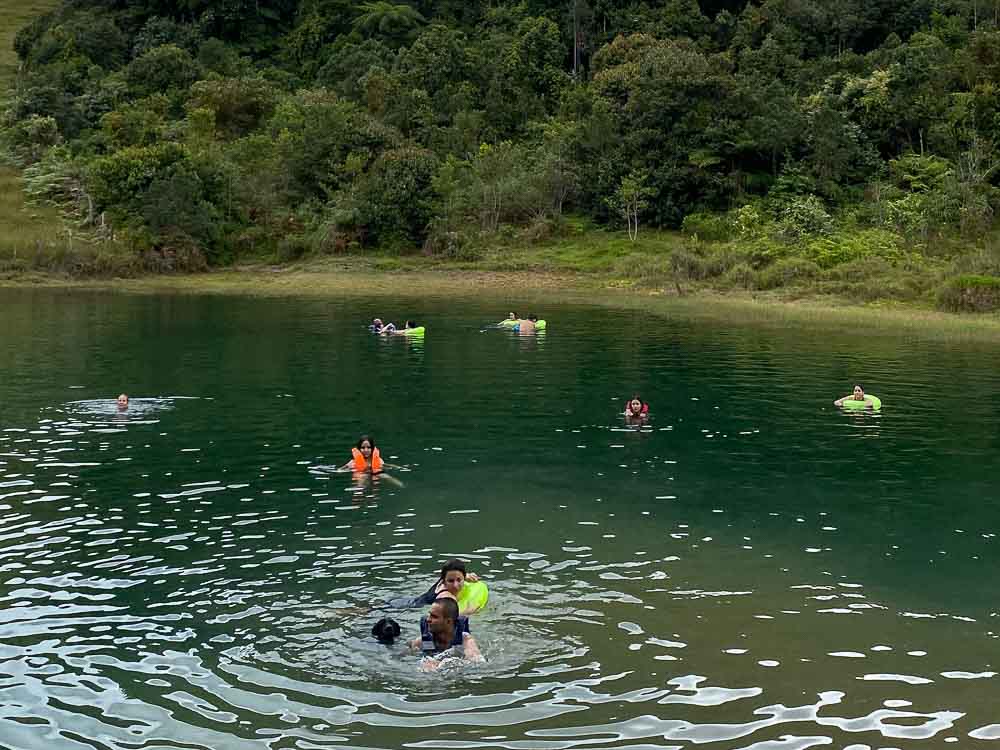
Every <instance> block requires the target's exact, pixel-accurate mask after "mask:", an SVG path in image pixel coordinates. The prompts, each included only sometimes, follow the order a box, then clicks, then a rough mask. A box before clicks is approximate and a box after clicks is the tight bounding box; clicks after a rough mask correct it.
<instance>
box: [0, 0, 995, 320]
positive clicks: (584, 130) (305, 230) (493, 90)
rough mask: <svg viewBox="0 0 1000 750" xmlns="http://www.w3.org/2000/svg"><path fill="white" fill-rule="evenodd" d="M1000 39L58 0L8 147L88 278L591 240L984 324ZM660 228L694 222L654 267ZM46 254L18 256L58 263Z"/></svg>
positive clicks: (737, 14) (41, 33)
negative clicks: (923, 306) (960, 312)
mask: <svg viewBox="0 0 1000 750" xmlns="http://www.w3.org/2000/svg"><path fill="white" fill-rule="evenodd" d="M998 22H1000V5H998V4H996V3H992V4H987V3H984V2H982V0H758V1H750V2H748V1H747V0H700V2H696V0H665V1H663V2H635V1H630V2H619V1H617V0H589V1H588V0H558V1H550V0H522V1H521V2H503V1H502V0H493V1H492V2H467V1H466V0H435V1H432V0H413V2H391V1H387V0H378V1H376V2H354V1H353V0H258V1H257V2H254V3H250V2H232V1H231V0H225V1H223V0H197V2H189V0H184V1H183V2H181V0H131V1H130V2H128V3H125V2H124V1H123V0H72V2H66V3H64V4H63V5H61V6H59V7H58V8H55V9H54V10H53V11H52V12H49V13H46V14H44V15H41V16H38V17H37V18H35V19H34V20H33V21H31V22H30V23H29V24H27V25H26V26H25V27H24V28H22V30H21V31H19V32H18V33H17V35H16V39H15V40H14V49H15V51H16V53H17V55H18V57H19V58H20V61H21V63H22V68H21V72H20V73H19V74H18V75H17V76H16V80H15V82H14V87H13V90H12V92H11V95H10V96H9V99H8V104H7V106H6V108H5V112H4V115H3V120H2V122H3V125H2V130H0V141H2V143H3V148H4V151H5V153H6V155H7V158H8V160H10V161H11V162H12V163H14V164H16V165H17V166H18V167H19V168H21V169H23V170H24V178H25V188H26V190H27V192H28V194H29V195H30V196H31V197H32V198H33V199H34V200H37V201H41V200H44V201H48V202H49V203H50V204H52V205H56V206H58V207H59V209H60V211H61V213H62V215H63V216H64V219H65V221H66V225H65V229H64V230H63V231H64V233H65V235H66V237H67V238H68V241H69V242H73V241H75V242H76V243H77V244H78V247H76V248H68V249H66V248H64V249H63V251H61V252H63V253H64V259H65V257H71V258H74V259H76V260H74V261H73V263H74V267H75V268H76V269H77V270H80V271H84V272H85V271H96V272H99V271H101V270H102V269H105V270H109V269H116V271H120V270H121V269H130V268H132V269H137V268H145V269H152V270H163V271H168V270H173V269H196V268H201V267H205V266H207V265H220V264H227V263H231V262H233V261H235V260H243V259H247V258H258V259H267V260H277V261H289V260H294V259H297V258H300V257H302V256H306V255H320V254H337V253H376V252H377V253H380V254H383V255H384V254H387V253H388V254H396V255H405V254H407V253H412V252H417V251H420V252H422V253H423V254H425V255H428V256H434V257H438V258H446V259H450V260H452V261H454V262H455V263H456V264H476V263H481V264H482V263H488V264H495V265H503V263H504V260H505V258H506V259H507V261H508V262H509V264H514V265H516V264H517V262H518V260H517V259H518V258H521V259H526V254H527V255H530V256H531V258H530V259H526V260H525V262H526V263H528V264H529V265H531V264H542V265H544V264H545V263H546V262H550V263H552V264H555V265H558V264H559V261H558V260H554V259H557V258H558V257H560V254H561V255H562V256H564V257H565V256H567V254H568V255H569V256H574V255H575V256H580V255H581V254H584V255H587V253H588V252H589V255H587V261H586V262H585V263H583V265H585V266H586V265H594V264H596V265H599V266H601V265H609V267H610V269H611V271H613V272H614V273H615V275H617V276H620V277H621V278H623V279H626V280H628V281H629V282H631V283H637V284H642V283H649V284H660V285H673V286H675V287H676V288H677V289H678V290H681V291H683V289H684V288H685V287H689V286H691V285H698V284H711V285H713V286H718V287H720V288H734V289H773V288H785V287H788V288H794V287H796V286H801V287H808V288H814V289H816V290H819V291H823V292H830V293H834V294H846V295H847V296H851V297H855V298H859V299H881V298H894V299H920V300H930V299H936V300H938V301H939V302H940V304H942V305H944V306H947V307H954V308H956V309H958V308H962V307H963V305H964V306H967V307H969V308H970V309H976V310H981V309H991V305H992V304H993V302H992V301H993V300H995V299H996V295H995V293H993V292H992V291H990V290H992V289H993V286H991V285H992V283H993V281H992V280H993V279H995V278H996V277H997V276H998V275H1000V256H998V254H997V251H996V250H995V247H996V246H995V243H994V241H993V236H992V232H993V227H994V215H995V210H996V207H997V205H998V201H1000V192H998V190H997V187H996V182H997V179H998V175H997V171H998V170H997V168H998V165H1000V151H998V148H997V144H998V143H1000V114H998V112H1000V109H998V104H1000V101H998V100H1000V23H998ZM581 227H583V228H584V231H582V232H581V231H580V228H581ZM650 228H654V229H657V230H675V231H677V232H680V234H672V235H664V234H659V233H658V234H657V235H655V236H657V237H661V238H666V239H664V241H662V242H659V243H658V244H656V249H655V250H650V248H649V245H648V244H647V245H646V246H645V249H640V247H641V246H642V238H643V237H644V235H645V233H646V232H647V231H648V229H650ZM607 231H614V232H619V231H620V232H621V237H627V238H628V239H627V240H625V241H624V242H623V243H619V245H616V248H617V249H615V250H614V251H613V252H612V251H609V250H608V249H606V248H605V249H600V248H598V247H597V246H596V244H595V241H594V237H599V238H606V237H607V235H606V234H605V232H607ZM74 238H75V239H74ZM573 243H577V244H576V249H575V250H572V251H567V244H569V245H572V244H573ZM633 243H635V244H633ZM7 244H8V245H9V244H10V239H8V243H7ZM27 244H30V243H27ZM622 245H623V246H622ZM81 247H84V248H90V250H87V251H84V250H82V249H81ZM526 248H535V249H536V250H535V251H534V254H532V251H531V250H530V249H529V250H526ZM584 248H590V250H586V249H584ZM38 251H39V255H38V257H34V258H31V257H21V258H20V259H15V258H12V257H10V254H9V253H8V259H7V261H6V263H7V265H8V267H10V268H15V269H16V268H19V267H30V266H32V265H34V266H45V265H46V264H50V265H53V264H54V265H58V263H59V261H58V259H53V257H52V256H51V253H48V254H46V251H44V248H39V249H38ZM67 252H68V254H69V255H68V256H66V255H65V253H67ZM87 253H90V254H89V255H88V254H87ZM612 256H613V257H612ZM80 258H84V260H82V261H81V260H79V259H80ZM578 259H579V258H578ZM602 259H603V260H607V261H608V264H603V260H602ZM963 280H964V281H963ZM969 285H971V286H969ZM973 287H974V288H973ZM956 290H957V291H956ZM983 290H986V291H983Z"/></svg>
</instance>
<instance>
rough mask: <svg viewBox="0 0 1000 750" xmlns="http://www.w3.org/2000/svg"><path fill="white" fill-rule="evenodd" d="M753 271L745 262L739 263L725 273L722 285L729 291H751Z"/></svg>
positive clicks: (754, 272)
mask: <svg viewBox="0 0 1000 750" xmlns="http://www.w3.org/2000/svg"><path fill="white" fill-rule="evenodd" d="M755 275H756V271H754V269H753V266H751V265H750V264H749V263H747V262H746V261H741V262H739V263H737V264H736V265H735V266H733V267H732V268H730V269H729V270H728V271H726V273H725V275H724V276H723V277H722V285H723V286H725V287H729V288H731V289H735V288H739V289H752V288H753V285H754V276H755Z"/></svg>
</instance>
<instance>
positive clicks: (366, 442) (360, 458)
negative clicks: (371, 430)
mask: <svg viewBox="0 0 1000 750" xmlns="http://www.w3.org/2000/svg"><path fill="white" fill-rule="evenodd" d="M384 466H385V462H383V461H382V455H381V454H380V453H379V450H378V448H376V447H375V441H374V440H373V439H372V438H370V437H369V436H368V435H362V436H361V437H360V438H359V439H358V444H357V445H355V446H354V447H353V448H352V449H351V460H350V461H348V462H347V463H346V464H344V465H343V466H341V467H340V469H341V471H344V470H346V469H353V470H354V471H358V472H367V473H369V474H378V473H380V472H381V471H382V469H383V467H384Z"/></svg>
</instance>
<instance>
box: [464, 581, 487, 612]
mask: <svg viewBox="0 0 1000 750" xmlns="http://www.w3.org/2000/svg"><path fill="white" fill-rule="evenodd" d="M489 599H490V591H489V589H488V588H486V584H485V583H483V582H482V581H475V582H472V581H466V582H465V585H464V586H462V589H461V591H459V592H458V609H459V610H460V611H462V612H465V611H468V610H471V611H473V612H479V611H480V610H482V609H483V608H485V607H486V602H488V601H489Z"/></svg>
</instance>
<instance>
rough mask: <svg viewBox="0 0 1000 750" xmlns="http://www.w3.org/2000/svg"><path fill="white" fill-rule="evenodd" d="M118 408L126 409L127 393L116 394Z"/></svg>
mask: <svg viewBox="0 0 1000 750" xmlns="http://www.w3.org/2000/svg"><path fill="white" fill-rule="evenodd" d="M118 408H119V409H127V408H128V395H126V394H124V393H122V394H119V396H118Z"/></svg>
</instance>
